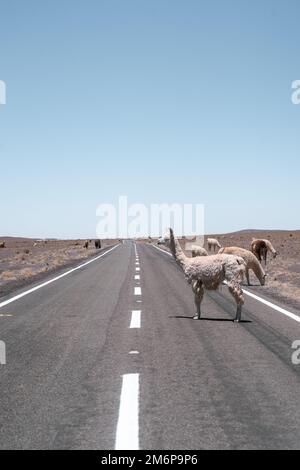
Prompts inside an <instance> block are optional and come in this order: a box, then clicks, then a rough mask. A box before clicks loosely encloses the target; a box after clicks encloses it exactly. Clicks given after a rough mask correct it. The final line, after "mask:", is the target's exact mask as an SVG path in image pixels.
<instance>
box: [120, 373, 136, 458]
mask: <svg viewBox="0 0 300 470" xmlns="http://www.w3.org/2000/svg"><path fill="white" fill-rule="evenodd" d="M115 449H116V450H138V449H139V374H125V375H123V380H122V390H121V398H120V408H119V419H118V424H117V435H116V444H115Z"/></svg>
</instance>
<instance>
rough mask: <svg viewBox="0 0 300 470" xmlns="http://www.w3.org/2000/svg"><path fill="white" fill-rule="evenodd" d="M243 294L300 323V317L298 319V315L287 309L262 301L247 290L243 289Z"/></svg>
mask: <svg viewBox="0 0 300 470" xmlns="http://www.w3.org/2000/svg"><path fill="white" fill-rule="evenodd" d="M243 292H244V293H245V294H246V295H248V296H249V297H252V298H253V299H255V300H258V301H259V302H261V303H262V304H265V305H267V306H268V307H271V308H273V309H274V310H277V312H280V313H283V315H286V316H287V317H290V318H292V319H293V320H295V321H296V322H298V323H300V317H298V315H295V313H292V312H289V311H288V310H285V308H282V307H279V306H278V305H276V304H273V303H272V302H269V301H268V300H265V299H262V298H261V297H259V296H258V295H255V294H252V292H249V291H247V290H245V289H243Z"/></svg>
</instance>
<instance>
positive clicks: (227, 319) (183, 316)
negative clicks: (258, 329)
mask: <svg viewBox="0 0 300 470" xmlns="http://www.w3.org/2000/svg"><path fill="white" fill-rule="evenodd" d="M169 318H184V319H186V320H192V321H194V322H196V321H219V322H231V323H234V318H212V317H211V318H209V317H201V318H200V320H194V318H193V317H187V316H185V315H172V316H169ZM239 323H252V321H251V320H240V321H239Z"/></svg>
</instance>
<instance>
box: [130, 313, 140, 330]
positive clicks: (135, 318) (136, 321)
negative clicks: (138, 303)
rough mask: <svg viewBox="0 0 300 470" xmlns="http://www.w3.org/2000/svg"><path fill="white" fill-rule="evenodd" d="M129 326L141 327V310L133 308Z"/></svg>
mask: <svg viewBox="0 0 300 470" xmlns="http://www.w3.org/2000/svg"><path fill="white" fill-rule="evenodd" d="M129 328H141V310H132V313H131V322H130V327H129Z"/></svg>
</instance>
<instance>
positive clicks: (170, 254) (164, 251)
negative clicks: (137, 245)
mask: <svg viewBox="0 0 300 470" xmlns="http://www.w3.org/2000/svg"><path fill="white" fill-rule="evenodd" d="M151 246H153V248H156V249H157V250H159V251H162V252H163V253H165V254H166V255H168V256H172V253H169V252H168V251H166V250H162V249H161V248H159V247H158V246H156V245H153V244H151Z"/></svg>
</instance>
